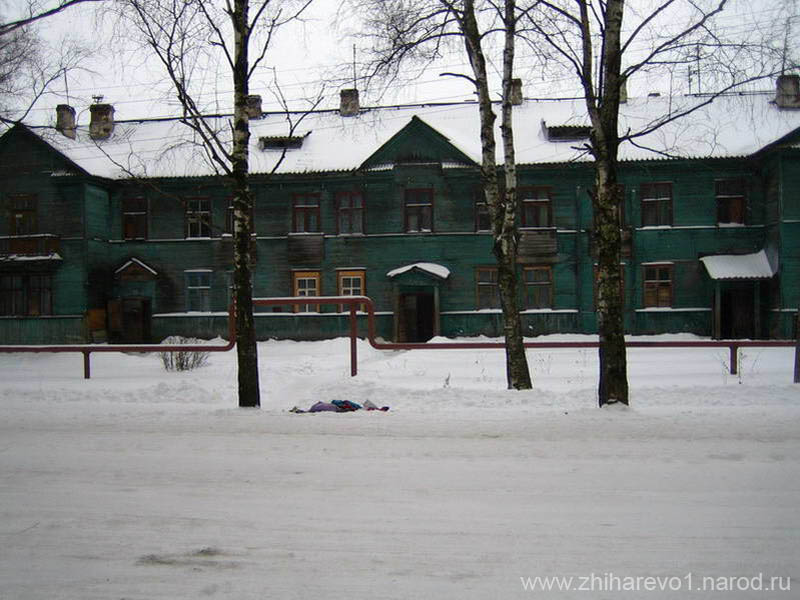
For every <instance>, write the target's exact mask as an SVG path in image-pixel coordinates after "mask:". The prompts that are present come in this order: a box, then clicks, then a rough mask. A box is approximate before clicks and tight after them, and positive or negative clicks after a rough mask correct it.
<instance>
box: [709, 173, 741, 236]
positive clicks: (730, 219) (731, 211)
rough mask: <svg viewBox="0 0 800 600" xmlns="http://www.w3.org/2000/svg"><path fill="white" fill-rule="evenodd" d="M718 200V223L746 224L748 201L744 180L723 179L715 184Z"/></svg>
mask: <svg viewBox="0 0 800 600" xmlns="http://www.w3.org/2000/svg"><path fill="white" fill-rule="evenodd" d="M714 188H715V195H716V199H717V223H721V224H728V223H732V224H740V225H743V224H744V217H745V209H746V206H747V204H746V200H745V184H744V181H743V180H742V179H721V180H718V181H715V182H714Z"/></svg>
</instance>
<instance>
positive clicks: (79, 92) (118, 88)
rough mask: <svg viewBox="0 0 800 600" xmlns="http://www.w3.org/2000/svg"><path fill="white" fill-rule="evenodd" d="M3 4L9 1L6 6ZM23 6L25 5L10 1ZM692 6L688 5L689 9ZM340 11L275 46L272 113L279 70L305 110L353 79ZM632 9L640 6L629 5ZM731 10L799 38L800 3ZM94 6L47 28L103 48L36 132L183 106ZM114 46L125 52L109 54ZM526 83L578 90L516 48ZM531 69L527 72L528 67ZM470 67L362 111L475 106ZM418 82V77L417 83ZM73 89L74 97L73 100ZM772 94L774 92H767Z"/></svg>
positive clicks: (51, 98) (666, 84)
mask: <svg viewBox="0 0 800 600" xmlns="http://www.w3.org/2000/svg"><path fill="white" fill-rule="evenodd" d="M0 1H1V0H0ZM13 1H18V0H12V2H13ZM683 1H685V0H683ZM649 2H651V0H637V1H636V4H635V6H642V5H644V4H647V3H649ZM340 4H341V3H340V2H339V1H337V0H316V2H315V3H314V4H313V5H312V6H311V8H310V9H309V10H308V12H307V13H306V17H305V19H304V20H303V22H302V23H297V24H293V25H291V26H288V27H285V28H284V29H282V30H280V31H279V33H278V34H277V36H276V38H275V39H274V42H273V47H272V49H271V51H270V53H269V54H268V58H267V60H266V61H265V63H264V65H265V67H264V68H263V69H261V70H260V72H258V73H257V74H256V76H255V78H254V80H253V82H252V84H251V93H260V94H261V95H262V97H263V105H264V109H265V110H279V108H280V107H279V104H278V103H277V101H276V100H275V98H274V96H273V94H272V93H271V92H270V91H269V89H268V88H269V86H270V84H271V81H272V78H273V75H272V70H271V69H272V68H273V67H275V68H276V69H277V73H278V79H279V82H280V85H281V88H282V90H283V94H284V95H285V97H286V98H287V99H288V100H289V104H290V105H291V106H292V107H294V108H297V109H302V108H305V107H306V106H307V104H306V100H305V99H307V98H309V97H312V96H315V95H316V94H317V93H318V92H319V89H320V87H321V85H322V82H323V81H326V80H327V81H330V79H331V75H332V74H334V75H335V76H337V77H346V76H347V75H345V74H349V73H351V72H352V60H353V45H354V43H355V44H357V45H358V46H360V47H362V48H363V44H364V43H365V42H364V41H363V40H357V39H356V38H355V37H354V36H353V35H351V32H352V30H353V29H354V28H355V27H354V25H352V24H351V23H352V19H344V24H342V23H341V21H342V20H341V19H337V10H338V9H339V6H340ZM631 4H634V3H633V2H631ZM732 5H733V8H732V10H731V11H730V12H729V13H726V14H724V15H722V16H721V17H720V21H719V25H720V26H721V27H723V28H725V29H726V30H727V31H733V32H737V31H742V32H745V31H747V30H749V29H750V28H751V27H752V25H751V24H750V19H751V18H757V19H759V20H761V21H762V22H764V23H767V24H770V23H771V24H774V23H776V22H777V20H780V22H785V21H786V16H787V15H789V16H791V17H792V19H791V21H792V22H793V23H795V24H796V25H794V29H795V30H797V29H800V23H798V22H797V21H798V20H797V15H796V9H795V7H796V3H795V1H794V0H759V1H758V2H750V1H746V0H732ZM96 10H97V9H96V5H95V4H94V3H89V4H87V5H83V6H78V7H75V8H73V9H70V10H68V11H65V12H64V13H63V14H61V15H58V16H56V17H54V18H51V19H49V20H47V21H46V22H43V23H42V25H41V29H40V30H41V33H42V35H43V36H44V37H45V38H46V39H48V40H50V41H51V43H52V44H53V45H54V46H57V45H58V44H60V43H61V39H63V37H64V36H65V35H68V36H71V37H73V38H77V39H79V40H82V41H83V42H84V43H87V44H91V45H94V46H95V50H94V52H93V56H94V60H92V61H90V62H89V63H87V64H86V69H85V70H84V71H82V72H73V73H71V74H70V75H69V78H68V81H67V82H59V84H58V85H56V86H55V87H54V88H53V92H54V93H53V94H50V95H48V96H46V97H44V98H42V99H41V100H40V101H39V103H38V104H37V105H36V107H35V108H34V110H33V111H32V112H31V114H30V116H29V117H28V121H30V122H32V123H39V124H46V123H50V122H53V121H54V107H55V105H56V104H59V103H62V102H67V103H69V104H71V105H72V106H74V107H75V108H76V110H77V111H78V114H79V116H78V119H79V122H81V121H83V120H84V119H82V116H83V115H81V113H82V112H84V111H86V110H87V107H88V105H89V104H91V103H92V96H94V95H102V96H103V97H104V101H105V102H110V103H112V104H114V106H115V108H116V117H117V118H118V119H133V118H146V117H157V116H169V115H175V114H177V113H178V112H179V111H178V106H177V102H176V101H175V100H174V99H173V96H172V94H171V93H170V90H169V88H168V87H164V86H162V87H161V88H159V82H160V81H162V76H161V74H160V72H159V70H158V68H154V67H153V66H152V65H148V64H147V63H146V61H144V60H143V52H142V51H141V50H133V51H127V52H120V51H118V49H119V43H115V42H114V41H113V40H112V39H111V29H112V28H111V27H110V23H109V22H108V21H109V20H108V19H106V22H105V23H101V24H98V20H97V16H96ZM115 46H116V48H117V51H116V52H112V50H111V48H114V47H115ZM356 59H357V61H360V60H364V53H363V52H358V53H357V57H356ZM517 65H518V74H519V75H520V76H522V77H523V79H524V81H525V94H526V96H528V97H553V96H563V95H573V94H574V93H575V91H576V90H575V87H574V81H573V79H572V78H571V77H570V76H569V75H567V76H565V77H559V78H555V79H554V78H552V77H549V78H545V77H544V76H543V75H542V74H541V72H539V71H531V69H530V66H529V65H530V51H529V50H527V49H525V48H520V49H518V60H517ZM526 65H528V66H527V68H526ZM466 69H467V65H466V63H465V60H464V58H463V55H461V54H460V53H458V54H456V55H455V56H451V57H447V58H446V59H444V60H443V61H442V62H441V63H440V64H438V65H436V66H435V68H433V69H429V70H428V71H427V72H424V73H420V74H415V73H414V74H411V75H410V76H409V79H410V81H406V82H404V83H403V84H402V85H396V86H395V87H394V88H393V89H392V90H391V91H389V92H388V93H384V94H383V95H382V96H379V95H378V94H377V92H373V91H369V92H367V93H364V92H363V90H362V98H361V102H362V105H376V104H392V103H411V102H442V101H463V100H467V99H472V98H474V95H473V93H472V90H471V89H470V84H469V83H467V82H466V81H464V80H460V79H454V78H443V77H440V76H439V73H440V72H441V71H445V70H446V71H465V70H466ZM220 73H221V75H220V76H219V77H217V76H216V75H215V74H214V73H211V74H209V75H208V78H209V80H213V84H210V85H208V86H206V89H207V92H206V93H205V95H204V100H205V101H206V102H207V105H208V106H209V109H211V110H218V111H221V112H228V111H230V109H231V104H232V102H231V100H232V85H231V84H230V81H229V75H228V74H227V73H226V72H225V69H224V67H222V68H221V70H220ZM417 75H418V76H417ZM684 84H685V81H674V80H669V79H666V78H664V77H663V76H654V77H651V78H649V79H648V78H646V77H645V76H641V77H639V78H638V79H637V80H635V81H633V82H632V85H631V89H629V93H630V94H631V95H638V94H645V93H647V92H651V91H658V92H661V93H662V94H667V93H669V92H670V90H671V89H675V88H677V87H680V86H682V85H684ZM67 85H68V90H69V94H68V95H67V93H66V91H67ZM341 87H350V85H349V84H345V85H340V84H339V83H335V84H333V85H330V84H328V86H327V89H326V91H325V100H324V101H323V103H322V105H321V107H323V108H332V107H336V106H337V105H338V91H339V89H340V88H341ZM760 87H761V88H768V87H769V86H764V85H763V84H762V85H761V86H760Z"/></svg>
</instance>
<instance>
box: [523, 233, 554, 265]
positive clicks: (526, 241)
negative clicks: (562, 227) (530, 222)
mask: <svg viewBox="0 0 800 600" xmlns="http://www.w3.org/2000/svg"><path fill="white" fill-rule="evenodd" d="M557 249H558V244H557V243H556V230H555V229H539V230H533V229H526V230H523V231H521V232H520V236H519V246H518V252H517V262H519V263H521V264H534V263H537V262H550V260H551V259H552V258H553V257H554V256H555V254H556V252H557Z"/></svg>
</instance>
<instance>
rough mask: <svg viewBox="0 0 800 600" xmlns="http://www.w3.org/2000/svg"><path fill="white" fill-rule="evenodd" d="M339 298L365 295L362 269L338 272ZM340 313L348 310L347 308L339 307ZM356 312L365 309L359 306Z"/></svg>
mask: <svg viewBox="0 0 800 600" xmlns="http://www.w3.org/2000/svg"><path fill="white" fill-rule="evenodd" d="M337 279H338V285H339V295H340V296H364V295H366V285H365V283H366V274H365V273H364V271H363V270H362V269H356V270H349V271H339V272H338V275H337ZM339 310H340V311H346V310H349V308H348V307H347V306H346V305H344V304H342V305H340V306H339ZM358 310H361V311H365V310H366V307H365V306H364V305H363V304H361V305H359V307H358Z"/></svg>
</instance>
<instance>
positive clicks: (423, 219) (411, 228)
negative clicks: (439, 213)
mask: <svg viewBox="0 0 800 600" xmlns="http://www.w3.org/2000/svg"><path fill="white" fill-rule="evenodd" d="M405 208H406V214H405V220H406V231H407V232H409V233H413V232H418V231H424V232H427V231H432V230H433V190H432V189H430V188H425V189H410V190H406V204H405Z"/></svg>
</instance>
